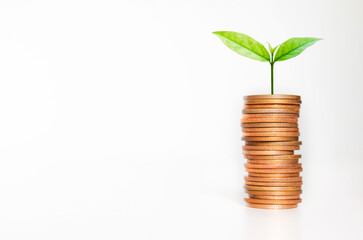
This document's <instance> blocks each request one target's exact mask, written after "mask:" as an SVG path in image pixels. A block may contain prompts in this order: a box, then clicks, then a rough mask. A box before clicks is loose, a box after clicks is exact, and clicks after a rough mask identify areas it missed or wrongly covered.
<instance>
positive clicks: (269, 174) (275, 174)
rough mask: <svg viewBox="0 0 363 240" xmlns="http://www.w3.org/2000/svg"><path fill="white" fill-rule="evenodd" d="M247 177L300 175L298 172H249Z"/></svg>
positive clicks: (288, 176)
mask: <svg viewBox="0 0 363 240" xmlns="http://www.w3.org/2000/svg"><path fill="white" fill-rule="evenodd" d="M248 176H249V177H260V178H290V177H300V173H255V172H249V173H248Z"/></svg>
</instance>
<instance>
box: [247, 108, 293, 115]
mask: <svg viewBox="0 0 363 240" xmlns="http://www.w3.org/2000/svg"><path fill="white" fill-rule="evenodd" d="M299 112H300V111H299V109H283V108H267V109H266V108H250V109H243V110H242V113H245V114H246V113H275V114H280V113H299Z"/></svg>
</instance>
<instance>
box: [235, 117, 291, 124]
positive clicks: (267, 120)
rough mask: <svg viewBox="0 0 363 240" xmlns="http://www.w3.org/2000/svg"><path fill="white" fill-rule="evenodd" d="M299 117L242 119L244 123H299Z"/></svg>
mask: <svg viewBox="0 0 363 240" xmlns="http://www.w3.org/2000/svg"><path fill="white" fill-rule="evenodd" d="M297 121H298V118H297V117H255V118H252V117H251V118H246V117H244V118H242V120H241V122H242V123H256V122H257V123H297Z"/></svg>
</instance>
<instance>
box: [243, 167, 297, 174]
mask: <svg viewBox="0 0 363 240" xmlns="http://www.w3.org/2000/svg"><path fill="white" fill-rule="evenodd" d="M301 171H302V168H301V167H300V168H271V169H260V168H246V172H248V173H299V172H301Z"/></svg>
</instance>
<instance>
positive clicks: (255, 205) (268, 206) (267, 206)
mask: <svg viewBox="0 0 363 240" xmlns="http://www.w3.org/2000/svg"><path fill="white" fill-rule="evenodd" d="M246 206H247V207H250V208H260V209H275V210H279V209H292V208H297V204H286V205H273V204H259V203H246Z"/></svg>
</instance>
